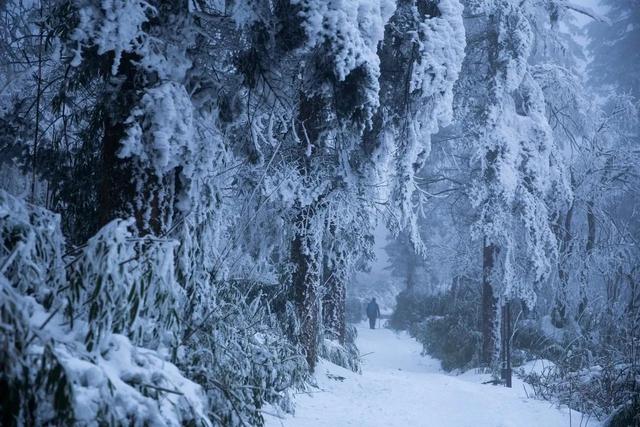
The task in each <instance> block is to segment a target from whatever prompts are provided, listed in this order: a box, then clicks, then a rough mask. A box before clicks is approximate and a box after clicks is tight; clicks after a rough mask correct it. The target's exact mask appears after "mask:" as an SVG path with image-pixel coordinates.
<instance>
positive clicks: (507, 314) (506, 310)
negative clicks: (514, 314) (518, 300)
mask: <svg viewBox="0 0 640 427" xmlns="http://www.w3.org/2000/svg"><path fill="white" fill-rule="evenodd" d="M500 329H501V335H502V370H501V377H502V380H503V381H504V384H505V386H506V387H509V388H511V377H512V369H511V305H510V304H509V302H507V303H506V304H504V305H503V306H502V328H500Z"/></svg>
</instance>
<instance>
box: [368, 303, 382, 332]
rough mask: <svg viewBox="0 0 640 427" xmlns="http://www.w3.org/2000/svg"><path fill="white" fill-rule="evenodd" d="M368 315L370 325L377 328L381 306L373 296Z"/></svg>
mask: <svg viewBox="0 0 640 427" xmlns="http://www.w3.org/2000/svg"><path fill="white" fill-rule="evenodd" d="M367 317H368V318H369V327H370V328H371V329H375V328H376V319H378V318H379V317H380V307H378V303H377V302H376V299H375V298H371V302H369V304H368V305H367Z"/></svg>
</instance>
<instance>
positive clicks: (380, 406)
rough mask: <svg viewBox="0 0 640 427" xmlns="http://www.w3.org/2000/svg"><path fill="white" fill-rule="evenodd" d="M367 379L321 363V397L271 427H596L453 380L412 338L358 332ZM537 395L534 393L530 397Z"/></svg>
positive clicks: (494, 389)
mask: <svg viewBox="0 0 640 427" xmlns="http://www.w3.org/2000/svg"><path fill="white" fill-rule="evenodd" d="M357 343H358V347H359V349H360V352H361V354H362V355H364V357H363V367H362V375H359V374H355V373H353V372H351V371H348V370H346V369H343V368H341V367H339V366H336V365H333V364H331V363H329V362H327V361H321V362H320V363H319V364H318V366H317V368H316V378H317V383H318V387H319V388H318V389H311V390H309V392H308V393H304V394H301V395H299V396H297V400H296V402H297V404H296V414H295V416H293V417H292V416H290V415H287V416H285V417H282V418H279V417H275V416H269V417H268V419H267V427H283V426H284V427H321V426H322V427H341V426H363V427H396V426H397V427H404V426H415V427H441V426H442V427H471V426H487V427H569V426H589V427H595V426H597V425H599V424H598V423H596V422H594V421H591V422H589V423H587V420H586V419H583V417H581V414H580V413H578V412H575V411H571V414H570V412H569V410H568V409H567V408H566V407H563V408H557V407H555V406H554V405H553V404H551V403H549V402H546V401H542V400H537V399H533V398H528V397H527V393H526V392H525V390H524V388H523V385H524V384H523V383H522V381H520V380H518V379H516V378H514V382H513V388H512V389H507V388H504V387H501V386H493V385H486V384H482V382H483V381H486V380H487V379H488V378H489V377H488V376H487V375H482V374H475V373H471V372H469V373H465V374H462V375H459V376H454V375H449V374H447V373H445V372H443V371H442V370H441V369H440V363H439V362H438V361H437V360H435V359H432V358H430V357H428V356H422V355H421V354H420V352H421V346H420V344H418V343H417V342H416V341H415V340H414V339H412V338H411V337H409V336H408V335H407V334H405V333H395V332H393V331H391V330H389V329H375V330H370V329H368V327H366V326H365V325H364V324H360V325H358V341H357ZM529 393H530V391H529Z"/></svg>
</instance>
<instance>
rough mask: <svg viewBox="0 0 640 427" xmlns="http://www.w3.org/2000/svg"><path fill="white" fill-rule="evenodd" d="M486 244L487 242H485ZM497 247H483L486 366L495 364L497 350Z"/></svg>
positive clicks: (483, 318) (483, 338)
mask: <svg viewBox="0 0 640 427" xmlns="http://www.w3.org/2000/svg"><path fill="white" fill-rule="evenodd" d="M485 242H486V240H485ZM496 250H497V249H496V247H495V246H494V245H493V244H489V245H487V244H486V243H485V244H484V245H483V253H482V354H481V362H482V364H483V365H485V366H490V365H491V364H492V363H493V359H494V356H495V350H496V335H495V329H496V321H497V300H496V297H495V295H494V293H493V283H492V280H493V279H492V277H493V267H494V262H495V255H496Z"/></svg>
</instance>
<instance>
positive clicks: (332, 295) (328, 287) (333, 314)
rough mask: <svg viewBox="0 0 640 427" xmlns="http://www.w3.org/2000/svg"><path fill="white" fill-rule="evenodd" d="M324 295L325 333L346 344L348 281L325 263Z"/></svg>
mask: <svg viewBox="0 0 640 427" xmlns="http://www.w3.org/2000/svg"><path fill="white" fill-rule="evenodd" d="M324 287H325V289H324V296H323V298H322V324H323V325H324V328H325V333H326V334H327V335H328V336H329V337H330V338H332V339H336V340H338V342H339V343H340V344H344V342H345V338H346V315H345V309H346V293H347V292H346V283H345V282H344V279H343V278H342V277H340V276H339V275H338V274H336V272H335V271H333V272H332V271H331V270H330V269H329V268H328V265H327V263H326V262H325V264H324Z"/></svg>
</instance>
